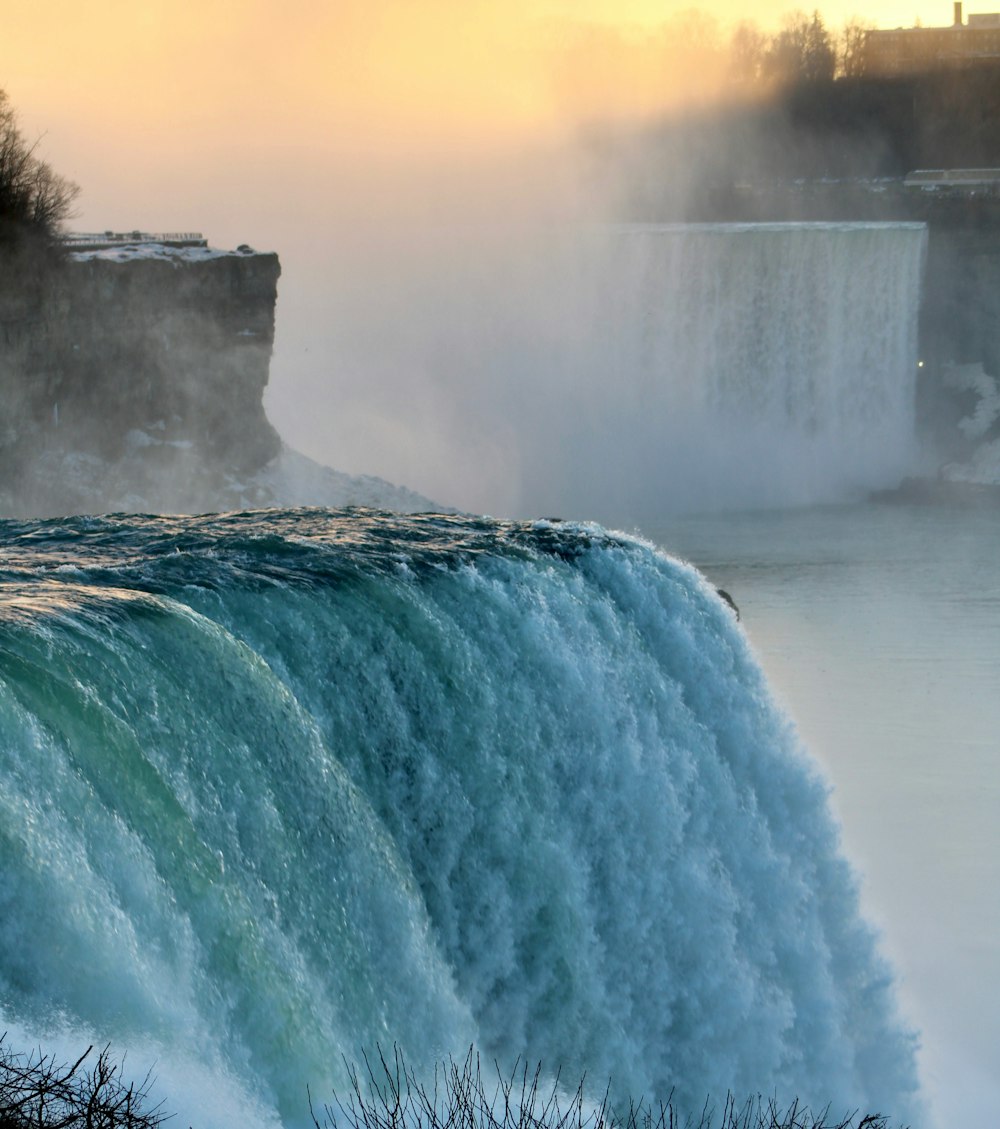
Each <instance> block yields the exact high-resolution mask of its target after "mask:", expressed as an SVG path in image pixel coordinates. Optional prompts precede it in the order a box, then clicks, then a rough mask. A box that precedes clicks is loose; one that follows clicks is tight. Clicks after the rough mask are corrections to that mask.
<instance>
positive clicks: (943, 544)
mask: <svg viewBox="0 0 1000 1129" xmlns="http://www.w3.org/2000/svg"><path fill="white" fill-rule="evenodd" d="M998 516H1000V515H998V513H997V511H996V509H993V508H989V507H985V506H981V507H969V508H944V507H928V506H897V505H866V506H848V507H831V508H820V509H809V510H792V511H788V510H786V511H782V512H768V513H743V514H730V515H712V516H704V517H689V518H684V519H672V520H670V521H669V522H664V523H663V524H662V525H660V526H653V525H649V526H647V527H645V528H644V530H643V532H644V533H645V535H646V536H648V537H649V538H650V539H651V540H653V541H655V542H656V543H658V544H660V545H662V546H663V547H665V548H667V549H669V550H670V551H671V552H673V553H676V554H678V555H680V556H683V557H685V558H687V559H688V560H690V561H692V562H693V563H695V564H696V565H698V567H699V568H701V569H702V570H703V571H704V572H705V573H706V574H707V575H708V576H709V577H710V579H712V580H713V581H714V582H715V583H716V584H717V585H719V586H720V587H723V588H725V589H727V590H728V591H729V592H731V593H732V595H733V597H734V598H735V600H736V601H737V603H738V605H739V607H740V610H741V612H742V617H743V624H744V627H745V629H746V631H747V633H748V635H749V637H750V639H751V642H752V644H753V646H754V648H755V649H756V651H757V653H758V656H759V658H760V660H761V662H762V664H763V666H764V669H765V671H766V673H767V675H768V678H769V681H770V682H771V685H772V687H773V688H774V690H775V692H776V693H777V694H778V696H779V698H780V699H781V700H782V701H783V702H784V704H785V705H786V707H787V709H788V711H789V712H790V713H791V715H792V716H793V718H794V719H795V721H796V724H797V725H798V728H799V730H800V733H801V735H802V737H803V739H804V740H805V743H806V744H807V746H808V747H809V749H810V750H811V751H812V753H813V754H814V755H815V756H816V757H817V758H818V759H819V760H820V762H821V763H822V765H823V766H824V768H825V770H826V771H827V773H828V775H829V779H830V781H831V784H832V788H833V802H834V806H835V809H836V811H837V813H838V814H839V817H840V819H841V821H842V824H843V834H844V841H845V848H846V851H847V853H848V855H849V856H850V857H851V859H852V860H853V861H854V863H855V865H856V866H857V867H858V869H859V870H860V872H861V874H862V876H863V883H864V886H863V902H864V904H865V908H866V910H867V912H868V914H869V916H870V917H871V918H872V919H873V920H874V921H875V922H876V923H877V924H878V925H879V926H880V927H881V929H882V930H883V932H884V949H885V951H886V952H887V953H888V954H889V955H890V957H891V958H892V959H893V960H894V962H895V964H896V967H897V969H898V971H899V973H900V975H901V979H902V989H901V993H902V1003H903V1007H904V1010H905V1012H906V1014H907V1016H908V1018H909V1019H910V1020H911V1021H912V1022H913V1023H915V1024H916V1025H917V1027H918V1028H919V1029H920V1031H921V1042H922V1047H923V1050H922V1064H921V1065H922V1077H923V1080H924V1084H925V1086H926V1088H927V1091H928V1093H929V1096H930V1099H931V1104H932V1108H933V1110H934V1111H935V1113H936V1115H937V1117H936V1120H937V1122H938V1123H939V1124H941V1125H969V1126H972V1125H987V1124H991V1123H993V1122H994V1120H995V1117H996V1111H997V1109H998V1107H1000V1082H998V1080H997V1077H998V1076H997V1071H996V1063H997V1048H1000V943H998V938H1000V818H998V816H1000V771H998V764H997V758H998V753H1000V568H998V561H1000V521H998Z"/></svg>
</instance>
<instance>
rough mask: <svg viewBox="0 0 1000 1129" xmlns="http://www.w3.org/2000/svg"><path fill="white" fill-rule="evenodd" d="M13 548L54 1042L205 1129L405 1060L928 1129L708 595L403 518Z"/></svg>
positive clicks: (18, 927) (34, 857)
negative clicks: (584, 1078)
mask: <svg viewBox="0 0 1000 1129" xmlns="http://www.w3.org/2000/svg"><path fill="white" fill-rule="evenodd" d="M0 536H2V556H0V734H2V741H0V1030H3V1029H7V1030H8V1031H9V1032H10V1033H11V1036H10V1037H11V1038H12V1039H16V1040H20V1041H21V1043H22V1046H25V1045H31V1044H33V1043H38V1042H41V1043H42V1044H43V1045H44V1046H46V1047H53V1046H55V1047H56V1048H59V1047H65V1048H66V1053H67V1055H69V1054H72V1053H73V1051H74V1050H76V1049H78V1047H79V1044H80V1041H81V1040H85V1041H86V1042H97V1043H101V1042H103V1041H105V1040H108V1039H110V1040H112V1041H113V1042H114V1044H115V1045H116V1046H118V1047H121V1048H128V1049H129V1054H130V1055H131V1056H132V1061H133V1062H134V1063H135V1064H136V1066H137V1068H138V1069H140V1070H142V1069H143V1067H144V1066H145V1065H146V1064H148V1063H149V1062H150V1061H151V1060H153V1059H155V1060H156V1067H155V1070H156V1073H157V1074H158V1075H159V1076H160V1078H161V1081H162V1084H163V1091H164V1092H163V1096H165V1097H166V1098H167V1101H168V1103H169V1106H170V1108H171V1109H175V1110H178V1111H179V1112H180V1114H181V1120H182V1121H183V1123H184V1124H192V1125H195V1126H199V1127H203V1129H208V1127H210V1126H215V1125H218V1126H223V1125H231V1124H233V1123H234V1122H236V1121H238V1122H239V1123H241V1124H248V1125H262V1124H269V1123H274V1122H275V1121H276V1120H277V1119H278V1118H280V1119H281V1120H283V1121H284V1122H285V1123H286V1124H289V1125H295V1124H305V1123H307V1121H308V1109H307V1106H306V1087H307V1085H308V1086H309V1087H311V1091H312V1093H313V1095H314V1097H318V1098H319V1099H320V1100H321V1099H322V1097H323V1096H324V1095H325V1094H326V1093H327V1092H328V1090H329V1087H330V1086H332V1085H334V1084H335V1083H337V1082H338V1080H340V1081H342V1075H341V1074H339V1073H338V1072H339V1071H340V1070H341V1062H342V1060H341V1056H346V1057H347V1058H348V1059H351V1060H356V1059H357V1057H358V1055H359V1054H360V1053H361V1052H362V1051H364V1050H371V1049H372V1048H373V1046H374V1045H375V1044H376V1043H381V1044H382V1045H383V1046H385V1045H388V1044H391V1043H392V1042H393V1041H397V1042H398V1043H399V1044H400V1045H401V1046H402V1047H403V1049H404V1050H405V1052H406V1053H407V1055H408V1056H409V1058H410V1060H411V1061H412V1062H413V1063H414V1064H415V1065H416V1066H417V1067H418V1068H419V1067H421V1066H428V1065H429V1064H430V1063H432V1062H433V1061H434V1060H435V1059H436V1058H438V1057H439V1056H441V1055H445V1054H447V1053H449V1052H450V1053H456V1054H462V1053H464V1051H465V1050H466V1049H467V1048H468V1046H469V1045H470V1044H471V1043H475V1044H476V1045H477V1046H478V1047H479V1048H480V1049H481V1050H482V1051H483V1052H484V1053H485V1054H487V1055H489V1056H496V1057H497V1058H498V1059H499V1061H501V1062H502V1063H506V1064H509V1063H511V1062H512V1061H513V1060H514V1058H515V1057H516V1056H518V1055H521V1056H526V1057H527V1058H528V1060H529V1061H536V1060H541V1061H542V1062H543V1064H544V1065H545V1066H546V1067H547V1068H549V1069H551V1070H553V1071H555V1069H556V1068H557V1067H561V1068H562V1070H563V1074H564V1077H567V1078H573V1077H575V1076H578V1075H580V1074H582V1073H583V1072H584V1071H586V1072H587V1073H588V1077H589V1078H590V1079H592V1080H593V1082H594V1084H595V1087H597V1088H602V1087H603V1084H604V1081H605V1080H606V1079H607V1078H608V1077H609V1076H610V1078H611V1080H612V1088H613V1093H614V1094H615V1095H616V1096H618V1097H623V1096H625V1095H628V1094H631V1095H633V1096H635V1097H638V1096H640V1095H641V1096H645V1097H646V1098H647V1099H648V1098H654V1099H655V1098H657V1097H666V1095H667V1093H668V1092H669V1091H670V1090H671V1089H673V1090H674V1094H675V1098H677V1099H678V1100H679V1101H680V1103H681V1104H682V1105H683V1106H685V1107H688V1108H695V1107H696V1108H700V1107H701V1104H702V1102H703V1100H704V1097H705V1095H706V1093H710V1092H711V1093H715V1094H718V1095H723V1094H724V1093H725V1091H726V1090H727V1089H732V1090H733V1091H734V1092H735V1093H737V1094H746V1093H751V1092H754V1093H756V1092H761V1091H762V1092H764V1093H775V1094H777V1095H778V1097H779V1098H780V1099H789V1098H791V1097H792V1096H794V1095H799V1096H800V1097H801V1098H802V1099H803V1100H804V1101H807V1102H810V1103H812V1104H813V1105H814V1106H815V1107H819V1108H821V1107H823V1106H825V1105H826V1104H827V1103H828V1102H832V1103H833V1105H834V1109H835V1111H840V1110H844V1111H849V1110H852V1109H855V1108H858V1107H864V1108H872V1109H874V1108H877V1109H880V1110H882V1111H883V1112H890V1113H892V1114H894V1115H897V1116H899V1117H904V1116H912V1115H913V1110H914V1093H915V1085H916V1083H915V1069H914V1058H913V1045H912V1039H911V1037H910V1036H909V1035H908V1034H907V1033H906V1032H905V1030H904V1029H903V1028H902V1027H901V1026H900V1025H899V1023H898V1021H897V1019H896V1017H895V1014H894V1004H893V994H892V986H891V977H890V976H889V974H888V973H887V970H886V968H885V966H884V965H883V963H882V961H881V959H880V958H879V957H878V955H877V953H876V950H875V944H874V940H873V936H872V933H871V931H870V930H869V928H868V927H867V926H866V925H865V924H864V923H863V921H862V920H861V919H860V917H859V913H858V902H857V892H856V888H855V881H854V879H853V877H852V875H851V873H850V870H849V868H848V866H847V864H846V863H845V861H844V859H843V857H842V856H841V854H840V851H839V845H838V837H837V831H836V828H835V825H834V823H833V821H832V818H831V815H830V812H829V810H828V806H827V800H826V787H825V785H824V783H823V782H822V780H821V779H820V778H819V777H818V775H817V772H816V770H815V768H814V766H813V765H812V764H811V763H810V762H809V761H808V759H807V758H806V756H805V754H804V753H803V751H802V749H801V748H800V746H799V744H798V741H797V738H796V735H795V733H794V731H793V729H792V727H791V725H790V723H789V721H788V720H787V718H786V717H784V716H783V714H782V713H781V711H780V710H779V708H778V707H777V706H776V705H775V703H774V702H773V701H772V699H771V697H770V694H769V692H768V689H767V686H766V684H765V680H764V677H763V675H762V673H761V671H760V669H759V667H758V665H757V663H756V661H755V660H754V657H753V655H752V653H751V651H750V648H749V646H748V644H747V641H746V639H745V637H744V635H743V633H742V631H741V629H740V627H739V626H738V624H737V622H736V620H735V618H734V616H733V614H732V612H731V611H730V609H729V608H728V607H727V606H726V605H725V604H724V603H723V602H722V601H720V600H719V599H718V598H717V596H716V594H715V592H714V591H713V589H712V588H711V587H710V586H709V585H708V584H707V583H706V582H705V581H704V579H703V578H702V577H701V576H700V575H699V574H697V573H696V572H695V571H694V570H693V569H692V568H690V567H688V566H686V565H684V564H682V563H680V562H678V561H676V560H673V559H670V558H668V557H666V556H664V555H663V554H661V553H659V552H656V551H654V550H653V549H652V548H651V547H650V546H648V545H646V544H644V543H642V542H640V541H637V540H634V539H631V538H626V537H622V536H616V535H610V534H607V533H605V532H604V531H602V530H600V529H599V528H597V527H595V526H570V525H565V524H560V523H548V522H540V523H535V524H501V523H495V522H491V521H487V520H485V519H484V520H473V519H462V518H441V517H415V518H401V517H391V516H389V515H374V514H369V513H364V512H353V513H342V514H331V513H325V512H322V511H288V512H271V513H268V514H240V515H231V516H223V517H218V518H191V519H167V518H159V519H157V518H143V517H135V518H125V517H111V518H104V519H76V520H69V521H65V522H45V523H27V524H15V523H10V522H7V523H3V524H2V526H0ZM84 1045H85V1043H84Z"/></svg>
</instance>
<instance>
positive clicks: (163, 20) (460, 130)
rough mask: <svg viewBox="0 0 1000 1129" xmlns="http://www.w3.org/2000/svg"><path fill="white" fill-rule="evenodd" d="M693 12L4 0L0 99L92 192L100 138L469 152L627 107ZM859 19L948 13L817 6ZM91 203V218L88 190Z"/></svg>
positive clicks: (927, 18)
mask: <svg viewBox="0 0 1000 1129" xmlns="http://www.w3.org/2000/svg"><path fill="white" fill-rule="evenodd" d="M794 6H795V5H794V4H792V5H787V4H782V5H776V6H767V7H765V6H764V5H759V6H757V7H754V8H751V9H750V10H749V13H748V11H747V8H746V7H745V5H742V4H739V3H737V2H735V0H719V2H718V3H715V4H712V5H711V6H705V8H703V10H704V11H711V13H712V14H713V16H714V17H715V18H716V19H717V20H718V21H719V22H720V24H721V25H722V26H723V28H725V27H726V26H727V25H728V24H730V23H732V22H734V21H735V20H737V19H739V18H743V17H744V16H745V15H747V14H749V15H750V16H751V17H752V18H754V19H756V20H757V21H758V22H760V23H762V24H764V25H765V26H767V25H771V26H776V25H777V23H778V22H779V19H780V15H781V14H782V12H784V11H786V10H787V9H788V8H789V7H794ZM803 6H804V7H809V5H803ZM987 6H988V0H987ZM690 7H691V5H689V4H686V3H683V2H680V3H676V2H675V3H670V2H655V0H631V2H629V0H283V2H281V3H278V2H277V0H198V2H195V0H100V2H99V3H98V2H93V0H91V2H87V0H2V21H0V23H2V27H3V33H2V37H0V87H2V88H5V89H6V90H7V92H8V93H9V95H10V97H11V99H12V101H13V102H14V104H15V105H16V106H17V107H19V109H20V111H21V115H22V120H23V123H24V125H25V127H26V130H27V132H29V133H31V134H32V135H35V134H37V133H41V132H45V133H46V138H45V141H44V145H43V148H44V150H45V153H46V154H47V155H48V156H49V158H50V160H51V161H52V163H53V164H54V165H56V167H58V168H59V169H60V170H62V171H65V172H66V173H67V174H68V175H70V176H74V177H75V178H76V179H77V180H80V181H81V182H82V183H84V185H85V187H86V183H89V182H90V181H91V179H92V175H93V174H92V169H91V166H92V164H93V162H92V161H91V160H90V157H89V155H90V154H92V153H93V147H94V145H95V134H100V135H102V136H103V137H104V138H106V139H107V143H108V148H107V153H108V154H110V153H112V152H113V153H115V154H120V153H121V151H122V146H128V148H129V150H130V152H131V153H132V154H134V155H135V156H138V155H139V154H142V156H143V160H146V159H147V158H148V159H149V160H150V161H151V162H152V164H153V166H154V167H155V166H156V163H157V160H158V153H159V154H160V155H161V156H162V155H164V154H165V153H167V152H168V151H169V155H170V159H171V160H177V159H178V158H180V157H183V155H184V154H185V153H189V154H190V155H191V156H193V157H195V156H196V157H197V159H198V160H199V162H201V161H203V160H204V159H205V158H206V157H211V155H212V154H213V153H214V154H215V155H216V156H218V157H220V158H225V156H226V153H227V152H229V153H230V156H231V151H232V149H233V148H234V147H235V148H236V149H238V150H239V151H240V153H246V152H248V151H250V152H254V153H259V154H264V153H267V152H281V151H287V150H289V149H290V150H293V151H294V150H296V149H297V148H298V147H299V146H302V145H307V146H312V147H316V146H323V147H325V146H329V147H341V148H346V149H351V150H356V149H358V148H361V149H366V148H367V149H371V148H374V149H376V150H379V149H385V150H391V149H393V148H398V147H407V146H409V147H420V146H421V145H422V144H425V143H426V142H427V141H429V140H430V139H431V138H432V137H435V136H441V135H447V136H448V137H451V138H459V139H462V138H464V140H465V142H466V143H469V144H471V143H473V142H474V141H476V140H482V139H484V138H492V137H493V136H495V135H503V134H504V133H520V132H524V131H529V130H533V129H546V128H550V127H551V126H552V124H553V123H554V122H556V121H559V120H560V119H561V117H562V116H563V115H564V114H565V113H566V112H567V110H568V109H569V108H574V109H575V108H576V103H578V102H580V101H582V102H583V103H585V102H586V96H585V94H586V92H585V89H584V88H585V87H586V86H587V84H588V82H590V83H592V84H593V83H595V82H596V86H597V88H598V89H599V90H600V88H601V84H602V83H603V87H604V90H607V89H609V88H614V89H617V90H618V91H619V92H620V93H621V96H622V97H623V99H624V100H625V102H626V103H627V102H628V98H629V97H630V96H631V97H633V99H634V100H635V101H636V102H637V103H639V102H642V101H643V100H648V98H649V97H651V96H652V95H651V93H650V91H651V89H652V85H653V81H654V80H653V77H652V76H653V75H654V74H656V69H655V68H656V59H655V49H654V48H655V44H654V48H650V49H648V50H646V51H645V54H644V52H643V50H641V49H640V48H638V47H637V43H638V41H639V40H640V38H641V37H643V36H646V37H650V36H652V37H653V38H654V39H655V37H656V36H657V35H658V34H662V32H661V31H660V29H661V28H662V27H663V25H664V23H665V21H666V20H669V19H672V18H676V17H677V16H678V13H681V12H683V11H684V10H685V9H689V8H690ZM859 7H863V8H864V15H865V18H866V19H869V20H872V21H874V22H878V23H879V24H881V25H883V26H893V25H895V24H897V23H903V24H907V25H909V24H911V23H912V22H913V20H914V19H915V18H916V17H920V18H921V19H922V20H923V22H924V23H927V24H933V23H948V22H950V18H951V5H950V3H949V2H948V0H880V2H877V3H874V4H870V3H866V4H865V5H859V4H858V3H857V2H856V0H829V2H828V3H827V4H826V5H824V6H823V7H822V12H823V15H824V18H825V19H826V22H827V24H828V26H830V27H831V28H838V27H839V26H840V25H841V24H842V23H843V21H844V19H846V18H847V17H849V16H851V15H854V14H856V13H857V11H858V9H859ZM967 8H971V9H972V10H975V6H974V5H967ZM588 25H589V26H588ZM623 35H624V39H623V38H622V37H623ZM668 38H669V35H668ZM616 39H617V41H618V42H617V43H616V42H615V40H616ZM609 43H611V44H612V45H613V46H614V48H615V49H614V50H613V51H610V52H609V51H608V49H607V48H608V44H609ZM623 43H624V44H625V45H629V44H630V48H629V50H625V49H624V47H623ZM657 81H659V76H657ZM647 88H650V89H647ZM630 90H631V91H632V94H631V95H630ZM601 97H606V95H605V94H602V95H601ZM103 159H104V156H103V155H102V160H103ZM67 162H69V163H67ZM101 179H102V180H103V178H101ZM82 204H83V207H84V208H85V209H86V213H87V214H89V212H90V205H89V204H88V203H87V199H86V196H85V197H84V198H83V201H82Z"/></svg>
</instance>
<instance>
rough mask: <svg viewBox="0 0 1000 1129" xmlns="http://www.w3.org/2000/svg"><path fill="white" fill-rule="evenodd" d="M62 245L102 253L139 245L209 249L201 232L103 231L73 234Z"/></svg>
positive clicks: (67, 236) (72, 248) (65, 237)
mask: <svg viewBox="0 0 1000 1129" xmlns="http://www.w3.org/2000/svg"><path fill="white" fill-rule="evenodd" d="M61 242H62V245H63V246H64V247H68V248H70V249H71V250H74V251H100V250H104V249H105V248H108V247H127V246H129V247H130V246H134V245H135V244H138V243H162V244H164V245H165V246H167V247H207V246H208V240H207V239H206V238H205V237H204V236H203V235H202V234H201V232H200V231H161V232H151V231H101V232H76V231H75V232H71V233H70V234H69V235H64V236H63V237H62V240H61Z"/></svg>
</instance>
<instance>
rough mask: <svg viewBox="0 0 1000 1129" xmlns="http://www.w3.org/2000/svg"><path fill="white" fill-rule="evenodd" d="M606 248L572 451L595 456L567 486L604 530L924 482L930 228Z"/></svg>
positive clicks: (572, 401) (650, 240)
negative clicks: (923, 362) (924, 317)
mask: <svg viewBox="0 0 1000 1129" xmlns="http://www.w3.org/2000/svg"><path fill="white" fill-rule="evenodd" d="M596 242H597V250H596V254H594V255H593V257H592V259H591V263H592V265H593V267H594V274H593V279H592V284H591V286H592V288H591V290H590V292H589V297H588V299H587V301H589V302H591V303H593V313H592V326H591V328H590V330H589V331H588V338H589V339H590V341H591V345H590V349H589V355H588V357H587V358H586V360H585V361H583V362H581V364H580V365H579V366H578V368H577V372H576V378H577V379H576V381H575V386H574V388H573V390H572V394H571V395H570V397H569V400H568V405H567V412H568V415H569V416H570V417H572V422H569V423H567V422H565V420H564V424H563V427H564V434H563V436H562V438H563V439H564V440H565V441H566V443H567V449H569V450H576V451H578V452H579V451H583V452H585V454H584V456H583V457H580V456H579V454H578V455H576V456H571V458H570V461H571V462H572V467H571V468H567V479H566V484H565V485H566V486H567V488H568V487H569V482H570V480H572V482H573V484H574V487H575V488H574V489H573V491H572V493H573V494H574V495H577V494H578V495H579V496H580V499H581V501H584V500H585V501H586V502H589V503H590V504H591V505H592V507H593V508H594V509H595V511H596V512H597V513H599V514H602V515H604V514H607V513H609V512H616V511H622V510H625V511H627V512H629V513H631V514H633V515H635V516H639V515H640V513H642V514H648V513H654V514H655V513H657V512H662V511H663V510H664V509H668V510H678V509H681V510H684V509H688V510H690V509H699V508H719V507H729V506H732V507H734V508H742V507H746V506H781V505H800V504H810V503H816V502H827V501H837V500H843V499H847V498H850V497H853V496H857V495H858V494H862V493H864V492H865V491H867V490H870V489H872V488H878V487H883V486H887V485H893V484H895V483H896V482H898V481H899V479H900V478H901V477H902V476H904V475H905V474H906V473H907V471H908V470H909V469H910V467H911V466H912V460H913V453H914V452H913V445H914V427H913V424H914V388H915V376H916V363H917V353H916V350H917V315H918V306H919V299H920V285H921V274H922V267H923V261H924V251H925V243H926V229H925V227H924V226H923V225H922V224H913V223H892V224H871V223H866V224H815V223H810V224H797V223H784V224H711V225H704V224H695V225H634V226H625V227H618V228H615V229H613V231H611V232H610V233H604V234H602V236H601V237H600V238H599V239H598V240H597V241H596ZM566 391H567V392H569V391H570V390H569V389H568V388H567V389H566Z"/></svg>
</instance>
